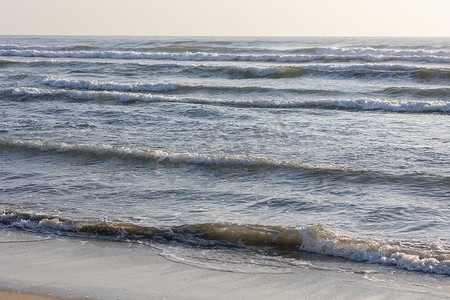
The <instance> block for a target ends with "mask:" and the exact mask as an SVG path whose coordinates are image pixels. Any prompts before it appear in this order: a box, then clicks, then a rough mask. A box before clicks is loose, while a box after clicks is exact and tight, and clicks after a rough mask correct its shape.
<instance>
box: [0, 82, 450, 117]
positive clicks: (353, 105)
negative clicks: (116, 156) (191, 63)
mask: <svg viewBox="0 0 450 300" xmlns="http://www.w3.org/2000/svg"><path fill="white" fill-rule="evenodd" d="M162 87H163V88H166V86H162ZM0 95H3V96H4V97H5V96H6V97H18V98H22V99H23V97H25V99H30V98H39V97H41V98H42V97H44V98H46V99H48V100H53V99H57V98H60V97H68V98H70V99H74V100H81V101H86V100H96V101H108V100H109V101H120V102H136V101H142V102H171V103H189V104H203V105H223V106H234V107H242V108H274V109H298V108H303V109H307V108H315V109H317V108H318V109H342V110H361V111H376V110H382V111H389V112H400V113H449V112H450V102H447V101H443V100H430V101H420V100H396V99H373V98H363V99H318V100H298V101H279V100H243V99H237V100H232V99H229V100H228V99H208V98H199V97H175V96H164V95H151V94H143V93H132V92H130V93H126V92H115V91H112V92H108V91H77V90H64V89H58V90H50V89H40V88H26V87H21V88H13V89H2V90H0Z"/></svg>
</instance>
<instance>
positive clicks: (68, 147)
mask: <svg viewBox="0 0 450 300" xmlns="http://www.w3.org/2000/svg"><path fill="white" fill-rule="evenodd" d="M2 146H3V147H10V148H22V149H29V150H38V151H55V152H58V153H69V154H71V153H73V154H84V155H94V156H97V157H118V158H125V159H138V160H144V161H150V162H157V163H170V164H192V165H202V166H225V167H234V166H236V167H249V168H251V167H254V168H268V169H280V168H287V169H295V170H305V171H313V172H314V171H316V172H324V173H329V172H338V173H346V172H347V173H350V174H353V173H355V174H357V173H361V172H367V171H363V170H353V169H346V168H342V167H336V166H314V165H311V164H306V163H302V162H295V161H284V160H277V159H270V158H264V157H256V156H245V155H219V154H198V153H169V152H165V151H162V150H143V149H136V148H127V147H116V146H111V145H96V144H67V143H53V142H41V141H29V140H18V139H13V138H6V137H0V147H2Z"/></svg>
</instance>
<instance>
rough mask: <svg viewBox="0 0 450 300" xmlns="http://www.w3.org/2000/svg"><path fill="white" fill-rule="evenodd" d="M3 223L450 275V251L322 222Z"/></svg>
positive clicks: (7, 215)
mask: <svg viewBox="0 0 450 300" xmlns="http://www.w3.org/2000/svg"><path fill="white" fill-rule="evenodd" d="M0 223H3V224H6V225H9V226H13V227H16V228H21V229H25V230H31V231H35V232H45V233H53V234H62V235H67V234H73V235H80V236H85V235H89V236H93V237H100V238H110V239H113V240H116V239H125V240H128V239H130V238H133V239H137V238H138V239H143V241H144V240H145V239H152V238H154V237H159V241H161V238H164V239H168V240H171V239H175V240H177V241H180V242H183V241H184V242H188V243H190V244H192V243H194V244H197V245H198V246H201V245H211V244H214V243H217V242H219V243H220V242H226V243H233V244H238V245H243V246H247V247H250V248H254V247H271V248H274V249H278V248H281V249H284V251H286V248H289V249H292V250H291V251H298V250H303V251H308V252H311V253H317V254H324V255H330V256H336V257H342V258H345V259H348V260H352V261H360V262H367V263H378V264H383V265H389V266H396V267H398V268H400V269H406V270H410V271H421V272H426V273H434V274H444V275H450V254H449V253H448V252H445V251H435V250H431V249H423V247H414V246H411V247H399V246H394V245H391V244H389V243H386V242H384V243H383V242H377V241H364V240H360V239H357V238H350V237H346V236H341V235H337V234H335V233H333V232H331V231H329V230H326V229H324V228H323V227H322V226H320V225H311V226H306V227H303V226H300V227H279V226H264V225H237V224H220V223H204V224H190V225H182V226H174V227H170V228H157V227H153V226H152V227H145V226H139V225H135V224H132V223H113V222H80V221H73V220H64V219H60V218H58V217H53V216H45V215H34V214H27V213H18V212H14V211H5V210H4V211H2V213H1V214H0Z"/></svg>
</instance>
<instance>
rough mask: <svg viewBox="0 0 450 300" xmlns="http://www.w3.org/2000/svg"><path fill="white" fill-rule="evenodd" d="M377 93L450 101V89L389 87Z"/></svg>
mask: <svg viewBox="0 0 450 300" xmlns="http://www.w3.org/2000/svg"><path fill="white" fill-rule="evenodd" d="M375 93H379V94H384V95H390V96H399V97H404V96H409V97H417V98H438V99H450V88H435V89H419V88H412V87H387V88H384V89H382V90H381V91H377V92H375Z"/></svg>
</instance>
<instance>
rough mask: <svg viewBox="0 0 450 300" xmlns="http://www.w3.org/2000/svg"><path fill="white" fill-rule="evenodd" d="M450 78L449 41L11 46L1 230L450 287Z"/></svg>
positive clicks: (2, 55) (88, 41)
mask: <svg viewBox="0 0 450 300" xmlns="http://www.w3.org/2000/svg"><path fill="white" fill-rule="evenodd" d="M449 66H450V40H449V39H387V38H385V39H375V38H373V39H350V38H349V39H338V38H333V39H328V38H290V39H288V38H264V39H257V38H195V39H194V38H151V37H147V38H144V37H1V38H0V70H1V72H0V103H1V107H2V109H1V110H0V156H1V170H0V182H1V194H0V208H1V209H3V213H2V215H1V222H2V223H3V224H4V225H5V226H9V227H14V228H21V229H24V230H27V231H31V232H35V233H36V234H47V235H64V236H83V237H86V236H87V237H92V238H107V239H113V240H120V241H130V240H131V241H135V242H138V243H144V244H149V245H155V243H156V244H157V245H158V247H162V249H163V251H164V253H165V254H164V255H166V256H167V257H170V258H171V259H179V260H183V261H185V260H188V261H189V262H190V263H192V264H194V265H196V264H198V265H203V264H206V265H207V266H210V267H211V266H214V268H218V269H221V268H222V269H230V268H231V269H233V268H234V267H233V265H232V264H233V263H236V264H240V265H245V266H247V267H245V268H244V269H246V270H247V269H251V268H252V267H251V266H252V264H251V263H249V261H250V260H252V261H253V259H255V257H254V255H257V258H258V259H259V260H257V261H258V262H260V263H261V264H262V265H264V264H265V263H266V262H268V261H269V260H270V262H273V261H275V262H277V264H279V265H278V267H279V268H280V269H279V270H282V269H283V264H284V263H285V262H286V261H285V260H286V259H288V260H289V261H290V263H291V262H295V263H298V262H300V261H302V262H305V261H306V262H308V261H314V260H315V259H314V258H313V256H314V257H315V255H321V254H325V255H329V256H331V257H341V258H343V259H346V260H349V261H362V262H369V263H378V264H382V265H389V266H390V265H393V266H396V267H398V268H401V269H407V270H413V271H421V272H430V273H437V274H447V275H448V274H450V261H449V260H450V252H449V251H450V243H449V241H450V230H449V229H450V226H449V218H448V216H449V213H450V207H449V200H450V177H449V176H450V164H449V158H450V147H449V143H450V135H449V134H448V133H449V132H450V125H449V122H448V120H449V119H448V118H449V112H450V86H449V82H450V81H449V79H450V67H449ZM311 255H312V256H311ZM325 261H326V260H325ZM270 264H271V263H270ZM274 268H275V269H276V268H277V267H276V266H275V267H274Z"/></svg>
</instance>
